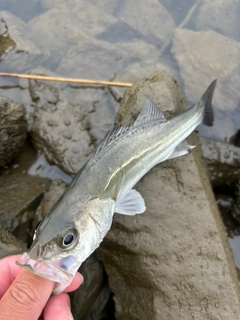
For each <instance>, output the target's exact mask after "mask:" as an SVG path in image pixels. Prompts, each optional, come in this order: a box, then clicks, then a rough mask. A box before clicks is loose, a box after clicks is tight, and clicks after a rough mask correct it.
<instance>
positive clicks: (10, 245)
mask: <svg viewBox="0 0 240 320" xmlns="http://www.w3.org/2000/svg"><path fill="white" fill-rule="evenodd" d="M26 249H27V248H26V246H25V244H24V243H22V242H21V241H19V240H18V239H17V238H15V237H14V236H13V235H12V234H11V233H10V232H9V231H7V230H6V229H5V228H4V227H3V225H2V224H1V223H0V259H2V258H4V257H6V256H10V255H14V254H19V253H23V252H24V251H26Z"/></svg>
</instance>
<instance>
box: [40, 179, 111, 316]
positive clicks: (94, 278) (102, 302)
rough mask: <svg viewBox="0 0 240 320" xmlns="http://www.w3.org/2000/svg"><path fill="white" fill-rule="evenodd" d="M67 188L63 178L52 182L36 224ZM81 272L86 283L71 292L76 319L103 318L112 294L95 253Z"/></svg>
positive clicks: (83, 265) (81, 268) (41, 205)
mask: <svg viewBox="0 0 240 320" xmlns="http://www.w3.org/2000/svg"><path fill="white" fill-rule="evenodd" d="M65 190H66V184H65V183H63V182H62V181H61V180H55V181H53V182H52V184H51V186H50V188H49V191H48V192H47V193H45V195H44V198H43V200H42V202H41V204H40V206H39V207H38V209H37V211H36V216H35V225H36V223H37V222H38V221H39V220H42V219H43V217H44V216H45V215H46V213H47V212H48V211H49V210H50V209H51V208H52V206H53V205H54V204H55V203H56V202H57V201H58V199H59V198H60V197H61V195H62V194H63V193H64V191H65ZM79 272H80V273H81V274H82V275H83V277H84V283H83V285H81V286H80V288H79V289H78V290H76V291H75V292H73V293H71V294H70V297H71V302H72V312H73V315H74V319H78V320H81V319H82V320H90V319H93V320H101V319H102V316H103V315H105V314H106V305H107V302H108V300H109V296H110V288H109V285H108V281H107V277H106V274H105V271H104V268H103V264H102V262H100V261H99V260H98V259H97V258H96V256H95V254H92V255H91V256H90V257H88V259H87V260H86V261H85V262H84V263H83V264H82V265H81V267H80V269H79Z"/></svg>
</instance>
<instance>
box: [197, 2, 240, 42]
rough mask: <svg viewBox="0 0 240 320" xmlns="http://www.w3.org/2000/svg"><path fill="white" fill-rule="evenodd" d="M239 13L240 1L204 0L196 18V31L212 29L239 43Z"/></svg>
mask: <svg viewBox="0 0 240 320" xmlns="http://www.w3.org/2000/svg"><path fill="white" fill-rule="evenodd" d="M239 13H240V3H239V1H238V0H230V1H224V0H213V1H207V0H203V1H201V5H200V8H199V11H198V14H197V16H195V17H194V20H195V25H196V29H197V30H198V31H207V30H209V29H211V30H214V31H216V32H219V33H221V34H223V35H224V36H226V37H229V38H233V39H235V40H238V41H239V40H240V34H239V29H240V21H239ZM223 21H224V23H223Z"/></svg>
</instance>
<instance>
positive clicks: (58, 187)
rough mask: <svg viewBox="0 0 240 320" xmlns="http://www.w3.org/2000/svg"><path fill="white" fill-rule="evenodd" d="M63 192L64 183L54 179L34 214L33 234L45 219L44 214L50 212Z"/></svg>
mask: <svg viewBox="0 0 240 320" xmlns="http://www.w3.org/2000/svg"><path fill="white" fill-rule="evenodd" d="M65 190H66V183H64V182H63V181H62V180H60V179H56V180H53V181H52V183H51V185H50V187H49V190H48V192H46V193H45V194H44V197H43V199H42V201H41V203H40V205H39V207H38V208H37V211H36V213H35V216H34V220H33V230H32V232H34V230H35V227H36V225H37V223H38V222H39V221H40V220H42V219H43V218H44V217H45V215H46V213H47V212H48V211H50V209H51V208H52V207H53V205H54V204H55V203H56V202H57V201H58V199H59V198H60V197H61V196H62V194H63V193H64V191H65Z"/></svg>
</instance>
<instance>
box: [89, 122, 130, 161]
mask: <svg viewBox="0 0 240 320" xmlns="http://www.w3.org/2000/svg"><path fill="white" fill-rule="evenodd" d="M130 128H131V127H125V126H119V127H118V126H114V127H113V128H112V129H110V130H109V131H108V132H107V133H106V134H105V136H104V138H103V139H102V140H101V141H100V143H99V145H98V146H97V148H96V150H95V151H94V153H93V155H92V157H94V156H95V155H96V154H98V153H99V152H100V151H101V150H102V149H103V148H104V147H105V146H106V145H107V144H108V143H110V142H111V141H113V140H115V139H116V138H117V137H119V136H121V135H123V134H124V133H126V132H128V131H129V129H130Z"/></svg>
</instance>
